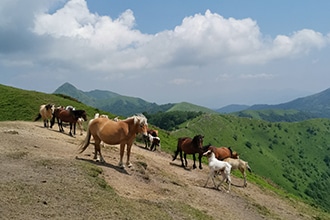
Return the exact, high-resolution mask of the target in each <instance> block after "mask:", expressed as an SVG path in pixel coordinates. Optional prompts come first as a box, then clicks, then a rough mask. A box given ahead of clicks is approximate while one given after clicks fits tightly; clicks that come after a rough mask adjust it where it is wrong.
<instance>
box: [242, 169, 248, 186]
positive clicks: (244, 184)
mask: <svg viewBox="0 0 330 220" xmlns="http://www.w3.org/2000/svg"><path fill="white" fill-rule="evenodd" d="M241 173H242V174H243V178H244V183H243V187H246V186H247V183H246V172H245V170H244V169H242V170H241Z"/></svg>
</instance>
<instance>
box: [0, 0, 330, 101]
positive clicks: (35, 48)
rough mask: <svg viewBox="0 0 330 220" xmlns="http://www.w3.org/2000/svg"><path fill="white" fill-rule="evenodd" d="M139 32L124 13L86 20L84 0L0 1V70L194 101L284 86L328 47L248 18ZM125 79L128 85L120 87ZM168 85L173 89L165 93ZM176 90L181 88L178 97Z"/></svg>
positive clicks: (201, 18) (188, 21)
mask: <svg viewBox="0 0 330 220" xmlns="http://www.w3.org/2000/svg"><path fill="white" fill-rule="evenodd" d="M137 27H138V25H137V24H136V20H135V16H134V12H133V11H132V10H130V9H127V10H126V11H124V12H123V13H122V14H121V15H120V16H119V17H118V18H111V17H109V16H100V15H98V14H97V13H91V11H90V10H89V9H88V6H87V4H86V1H85V0H68V1H66V0H31V1H19V0H4V1H1V2H0V60H1V62H0V68H2V67H3V68H5V69H6V70H10V71H12V72H15V71H16V72H17V69H15V66H16V67H17V68H20V69H21V70H22V71H21V72H22V74H28V73H29V74H30V75H31V74H32V75H33V76H34V77H35V78H38V77H37V75H38V74H39V75H41V76H42V77H44V75H45V73H47V74H48V75H47V77H48V81H53V80H54V83H62V81H63V80H69V79H74V80H76V81H80V85H85V86H86V88H87V87H88V88H89V89H96V88H108V87H109V85H111V87H109V89H110V88H111V89H110V90H112V88H113V91H115V92H118V93H120V92H121V91H126V89H127V90H128V89H130V87H132V88H133V87H134V86H135V84H139V85H145V89H152V90H153V91H155V92H156V91H159V94H163V93H162V91H161V89H166V90H167V91H168V92H167V94H168V96H169V97H174V96H175V97H176V98H178V99H180V96H179V95H176V94H180V95H181V94H185V95H189V94H190V93H191V94H192V97H194V98H195V97H196V95H194V94H195V92H196V91H197V90H199V91H200V94H199V95H200V96H201V97H203V101H204V100H206V98H205V97H207V96H209V93H208V92H211V89H212V91H213V94H214V96H215V97H219V95H218V93H219V90H220V89H223V88H230V89H232V90H234V89H238V88H239V89H240V88H244V87H249V86H250V87H251V85H252V86H256V85H257V86H258V85H261V84H262V83H264V82H270V81H272V80H274V82H273V83H269V84H264V85H263V86H264V87H271V86H274V85H275V80H276V82H277V83H278V82H280V80H284V82H285V83H283V84H288V83H289V82H290V80H289V81H285V79H286V78H285V77H288V76H290V77H291V79H295V77H294V75H295V74H296V75H299V74H302V72H303V71H304V68H303V67H301V69H303V70H301V71H297V70H296V69H297V66H299V65H295V64H296V63H290V62H291V61H296V60H298V61H299V60H300V59H301V60H307V61H308V59H309V57H308V56H309V55H310V54H312V53H315V52H317V51H320V50H321V49H323V48H325V47H327V46H328V45H329V42H330V41H329V39H330V34H328V35H323V34H322V33H319V32H316V31H314V30H311V29H303V30H298V31H295V32H293V33H292V34H291V35H283V34H282V35H278V36H276V37H274V38H271V37H269V36H264V35H263V34H262V33H261V32H260V28H259V26H258V23H257V21H255V20H253V19H251V18H245V19H235V18H224V17H223V16H221V15H220V14H218V13H213V12H212V11H211V10H206V11H205V13H198V14H195V15H191V16H187V17H185V18H184V19H183V20H182V22H181V23H180V24H178V25H177V26H176V27H175V28H174V29H173V30H164V31H162V32H159V33H156V34H154V35H152V34H146V33H141V31H139V30H138V29H137ZM322 58H323V57H321V56H316V57H310V59H311V60H310V63H313V61H317V65H314V66H319V65H321V64H322V63H324V61H323V59H322ZM314 63H315V62H314ZM288 66H290V69H289V67H288ZM23 69H24V70H23ZM299 70H300V69H299ZM315 74H317V72H316V71H315ZM8 75H9V74H8ZM68 75H70V77H67V76H68ZM306 75H307V74H306ZM42 77H40V78H42ZM47 77H45V78H47ZM22 78H24V77H22ZM283 78H285V79H283ZM86 79H88V80H89V81H88V82H86V81H85V80H86ZM131 79H134V82H130V84H131V86H126V87H125V88H123V87H122V86H120V83H121V82H123V81H125V80H126V81H130V80H131ZM270 79H271V80H270ZM147 80H153V84H148V82H146V81H147ZM277 80H278V81H277ZM90 81H93V82H94V86H93V88H90V87H91V84H92V83H91V82H90ZM252 81H253V82H254V83H253V84H252ZM324 81H326V80H324ZM250 82H251V84H249V83H250ZM261 82H262V83H261ZM22 83H24V82H22ZM125 83H126V82H125ZM147 84H148V86H147ZM156 85H157V86H156ZM171 85H174V87H175V88H176V89H173V88H174V87H171V88H168V87H169V86H171ZM178 85H180V86H181V85H187V86H186V87H185V88H186V90H185V92H184V93H183V92H181V91H179V88H181V87H180V86H178ZM189 85H193V86H190V87H189ZM201 85H203V88H200V86H201ZM56 86H58V84H57V85H55V88H56ZM78 86H79V84H78ZM287 87H288V86H287ZM115 88H117V89H119V91H116V90H115ZM227 91H228V89H227ZM138 92H140V94H144V90H143V89H141V88H140V89H137V90H134V91H133V92H132V93H134V96H138V95H139V94H135V93H138ZM171 93H173V94H174V95H173V94H171ZM236 93H237V92H236ZM203 94H204V95H203ZM222 94H223V93H220V95H222ZM127 95H129V94H127ZM156 96H157V95H156ZM141 97H142V98H143V96H141ZM157 97H161V95H158V96H157Z"/></svg>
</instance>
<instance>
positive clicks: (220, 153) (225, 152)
mask: <svg viewBox="0 0 330 220" xmlns="http://www.w3.org/2000/svg"><path fill="white" fill-rule="evenodd" d="M203 150H204V152H206V151H207V150H210V151H212V152H213V153H214V154H215V158H217V159H218V160H224V159H226V158H234V159H239V155H238V154H237V152H236V151H233V150H232V149H231V148H230V147H215V146H212V145H210V144H209V145H206V146H203Z"/></svg>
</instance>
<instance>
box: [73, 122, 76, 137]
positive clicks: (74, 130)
mask: <svg viewBox="0 0 330 220" xmlns="http://www.w3.org/2000/svg"><path fill="white" fill-rule="evenodd" d="M73 134H74V135H76V123H73Z"/></svg>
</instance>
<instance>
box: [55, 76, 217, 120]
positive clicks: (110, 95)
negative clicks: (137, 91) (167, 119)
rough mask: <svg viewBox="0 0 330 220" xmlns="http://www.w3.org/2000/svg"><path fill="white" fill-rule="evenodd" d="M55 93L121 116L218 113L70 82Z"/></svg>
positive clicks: (200, 107) (183, 104)
mask: <svg viewBox="0 0 330 220" xmlns="http://www.w3.org/2000/svg"><path fill="white" fill-rule="evenodd" d="M53 93H54V94H63V95H68V96H71V97H73V98H75V99H77V100H79V101H80V102H82V103H85V104H87V105H90V106H93V107H95V108H99V109H101V110H104V111H108V112H111V113H113V114H117V115H121V116H129V115H133V114H136V113H143V112H148V113H149V114H154V113H157V112H166V111H176V110H178V111H197V112H198V111H201V112H205V113H216V112H215V111H213V110H211V109H209V108H206V107H203V106H198V105H194V104H191V103H187V102H181V103H168V104H163V105H158V104H156V103H151V102H147V101H145V100H143V99H141V98H137V97H130V96H123V95H120V94H118V93H115V92H111V91H106V90H98V89H96V90H91V91H87V92H84V91H82V90H79V89H77V88H76V87H75V86H73V85H72V84H70V83H68V82H66V83H64V84H63V85H61V86H60V87H58V88H57V89H56V90H55V91H54V92H53Z"/></svg>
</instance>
